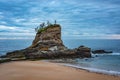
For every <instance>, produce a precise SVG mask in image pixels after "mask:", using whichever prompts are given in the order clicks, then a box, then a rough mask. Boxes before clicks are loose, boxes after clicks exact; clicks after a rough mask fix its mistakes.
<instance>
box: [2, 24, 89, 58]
mask: <svg viewBox="0 0 120 80" xmlns="http://www.w3.org/2000/svg"><path fill="white" fill-rule="evenodd" d="M35 30H36V36H35V39H34V40H33V42H32V45H31V46H29V47H28V48H26V49H22V50H16V51H13V52H8V53H7V54H6V55H5V56H3V57H5V58H11V59H12V60H15V59H16V58H17V59H54V58H76V57H79V58H85V57H87V58H90V57H91V49H90V48H88V47H85V46H80V47H78V48H75V49H68V48H67V47H66V46H65V45H64V44H63V41H62V39H61V25H60V24H56V23H55V24H47V26H45V24H44V23H43V24H41V25H40V27H37V28H35Z"/></svg>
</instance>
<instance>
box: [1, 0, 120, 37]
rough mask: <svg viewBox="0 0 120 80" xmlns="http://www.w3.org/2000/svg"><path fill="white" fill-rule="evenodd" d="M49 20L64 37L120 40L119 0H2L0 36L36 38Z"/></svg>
mask: <svg viewBox="0 0 120 80" xmlns="http://www.w3.org/2000/svg"><path fill="white" fill-rule="evenodd" d="M47 20H49V21H50V22H51V23H53V22H54V20H57V23H59V24H61V26H62V38H64V39H65V38H71V39H73V38H74V39H120V0H0V39H10V38H13V39H16V38H33V37H34V35H35V31H34V28H35V27H36V26H37V25H39V24H40V23H42V22H46V21H47Z"/></svg>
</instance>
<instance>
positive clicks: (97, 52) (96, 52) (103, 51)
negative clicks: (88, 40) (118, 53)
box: [92, 50, 112, 54]
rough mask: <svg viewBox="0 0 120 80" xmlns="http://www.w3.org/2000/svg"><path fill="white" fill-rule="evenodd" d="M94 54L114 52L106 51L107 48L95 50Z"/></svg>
mask: <svg viewBox="0 0 120 80" xmlns="http://www.w3.org/2000/svg"><path fill="white" fill-rule="evenodd" d="M92 53H93V54H103V53H112V51H105V50H94V51H92Z"/></svg>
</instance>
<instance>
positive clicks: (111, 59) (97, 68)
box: [0, 39, 120, 75]
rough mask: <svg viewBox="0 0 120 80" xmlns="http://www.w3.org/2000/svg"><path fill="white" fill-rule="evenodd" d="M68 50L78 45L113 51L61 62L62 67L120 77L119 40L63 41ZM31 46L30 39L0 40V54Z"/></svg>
mask: <svg viewBox="0 0 120 80" xmlns="http://www.w3.org/2000/svg"><path fill="white" fill-rule="evenodd" d="M63 42H64V44H65V45H66V46H67V47H68V48H71V49H73V48H76V47H79V46H80V45H85V46H88V47H90V48H91V49H92V50H96V49H104V50H109V51H113V53H111V54H92V58H84V59H80V58H75V59H72V62H71V59H70V60H66V59H65V60H62V62H63V63H64V65H67V66H71V67H76V68H82V69H86V70H89V71H92V72H99V73H105V74H111V75H120V40H109V39H108V40H102V39H98V40H97V39H95V40H92V39H90V40H88V39H87V40H83V39H82V40H81V39H63ZM31 44H32V39H15V40H5V39H3V40H0V54H1V55H3V54H6V53H7V52H10V51H14V50H19V49H24V48H26V47H28V46H30V45H31Z"/></svg>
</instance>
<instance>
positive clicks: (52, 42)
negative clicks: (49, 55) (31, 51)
mask: <svg viewBox="0 0 120 80" xmlns="http://www.w3.org/2000/svg"><path fill="white" fill-rule="evenodd" d="M43 29H44V30H43V31H41V32H37V34H36V36H35V39H34V40H33V43H32V45H31V46H30V47H29V48H36V49H37V50H41V51H46V50H65V49H66V47H65V46H64V44H63V41H62V40H61V26H60V25H58V24H54V25H50V26H47V27H45V28H43Z"/></svg>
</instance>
